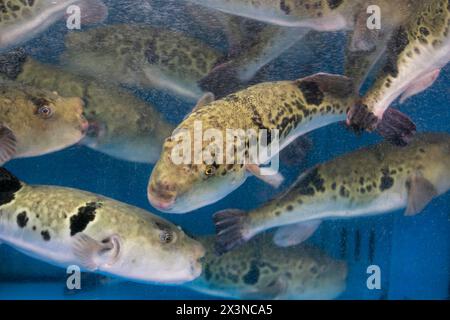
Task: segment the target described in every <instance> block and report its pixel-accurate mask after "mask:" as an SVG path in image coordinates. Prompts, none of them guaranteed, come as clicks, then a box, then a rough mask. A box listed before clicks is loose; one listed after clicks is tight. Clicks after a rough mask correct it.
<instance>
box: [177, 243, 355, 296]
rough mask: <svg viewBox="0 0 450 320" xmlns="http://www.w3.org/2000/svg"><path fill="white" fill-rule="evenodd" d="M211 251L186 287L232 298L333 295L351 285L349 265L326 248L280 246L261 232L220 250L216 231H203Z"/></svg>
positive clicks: (206, 247) (206, 246) (207, 250)
mask: <svg viewBox="0 0 450 320" xmlns="http://www.w3.org/2000/svg"><path fill="white" fill-rule="evenodd" d="M199 241H201V242H202V243H203V245H204V247H205V249H206V255H205V257H204V259H203V273H202V275H201V276H200V277H199V278H197V279H196V280H194V281H193V282H191V283H188V284H186V286H187V287H189V288H191V289H193V290H196V291H199V292H203V293H205V294H210V295H213V296H219V297H225V298H233V299H266V300H268V299H293V300H299V299H305V300H311V299H320V300H322V299H334V298H336V297H337V296H339V294H341V293H342V292H343V291H344V290H345V287H346V279H347V265H346V263H345V262H343V261H337V260H334V259H332V258H331V257H329V256H327V255H326V254H325V253H324V252H322V251H321V250H319V249H317V248H314V247H311V246H306V245H300V246H295V247H291V248H279V247H276V246H275V245H274V244H273V243H272V241H271V239H269V238H268V237H265V236H262V237H258V238H256V239H254V240H252V241H250V242H249V243H247V244H245V245H244V246H242V247H241V248H238V249H236V250H235V251H232V252H229V253H226V254H224V255H222V256H217V255H216V254H215V250H214V239H213V237H201V238H200V240H199Z"/></svg>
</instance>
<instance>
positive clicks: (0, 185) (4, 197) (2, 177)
mask: <svg viewBox="0 0 450 320" xmlns="http://www.w3.org/2000/svg"><path fill="white" fill-rule="evenodd" d="M21 188H22V184H21V183H20V181H19V180H18V179H17V178H16V177H14V176H13V175H11V174H10V173H9V172H8V171H6V170H5V169H3V168H0V206H2V205H5V204H8V203H10V202H11V201H13V200H14V198H15V196H14V194H15V193H16V192H17V191H19V190H20V189H21Z"/></svg>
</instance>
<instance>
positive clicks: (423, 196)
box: [405, 175, 438, 216]
mask: <svg viewBox="0 0 450 320" xmlns="http://www.w3.org/2000/svg"><path fill="white" fill-rule="evenodd" d="M406 188H407V190H408V205H407V207H406V211H405V215H406V216H414V215H416V214H418V213H420V212H421V211H422V210H423V209H425V207H426V206H427V205H428V203H430V202H431V200H433V198H435V197H437V196H438V191H437V190H436V188H435V187H434V185H433V184H432V183H431V182H430V181H429V180H427V179H426V178H424V177H423V176H421V175H414V176H412V177H410V178H409V179H408V181H407V182H406Z"/></svg>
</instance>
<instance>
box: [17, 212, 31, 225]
mask: <svg viewBox="0 0 450 320" xmlns="http://www.w3.org/2000/svg"><path fill="white" fill-rule="evenodd" d="M28 220H29V219H28V216H27V212H26V211H22V212H21V213H19V214H18V215H17V225H18V226H19V227H20V228H25V227H26V226H27V223H28Z"/></svg>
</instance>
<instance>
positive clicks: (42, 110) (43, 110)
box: [37, 105, 53, 119]
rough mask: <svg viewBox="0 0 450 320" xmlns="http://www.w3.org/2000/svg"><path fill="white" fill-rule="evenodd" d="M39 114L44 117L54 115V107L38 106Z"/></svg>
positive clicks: (47, 117)
mask: <svg viewBox="0 0 450 320" xmlns="http://www.w3.org/2000/svg"><path fill="white" fill-rule="evenodd" d="M37 114H38V116H39V117H41V118H42V119H49V118H51V117H52V116H53V109H52V108H50V107H49V106H47V105H44V106H41V107H39V108H38V110H37Z"/></svg>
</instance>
